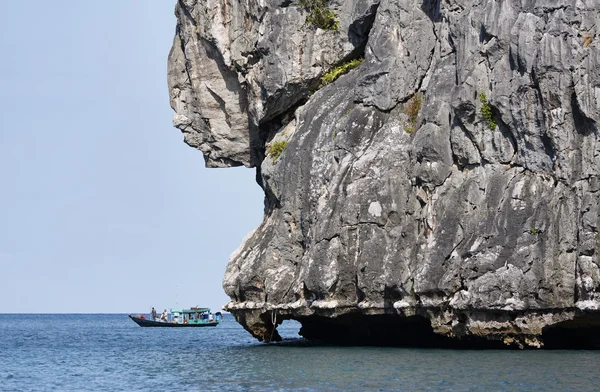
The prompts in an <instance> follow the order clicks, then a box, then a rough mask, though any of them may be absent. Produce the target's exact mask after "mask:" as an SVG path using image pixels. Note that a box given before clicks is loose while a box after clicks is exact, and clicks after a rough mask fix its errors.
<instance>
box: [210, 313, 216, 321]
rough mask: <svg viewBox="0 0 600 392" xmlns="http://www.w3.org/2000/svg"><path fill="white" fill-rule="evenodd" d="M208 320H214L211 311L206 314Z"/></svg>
mask: <svg viewBox="0 0 600 392" xmlns="http://www.w3.org/2000/svg"><path fill="white" fill-rule="evenodd" d="M208 321H215V319H214V318H213V314H212V312H210V315H209V316H208Z"/></svg>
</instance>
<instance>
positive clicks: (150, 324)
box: [128, 314, 220, 328]
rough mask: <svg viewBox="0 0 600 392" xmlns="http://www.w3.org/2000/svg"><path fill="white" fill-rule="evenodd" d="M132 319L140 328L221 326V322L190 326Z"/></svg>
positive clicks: (190, 324)
mask: <svg viewBox="0 0 600 392" xmlns="http://www.w3.org/2000/svg"><path fill="white" fill-rule="evenodd" d="M128 316H129V318H130V319H132V320H133V321H134V322H135V323H136V324H137V325H139V326H140V327H155V328H199V327H216V326H217V325H219V322H220V321H210V322H204V323H188V324H178V323H166V322H162V321H152V320H148V319H143V318H139V317H135V316H132V315H130V314H129V315H128Z"/></svg>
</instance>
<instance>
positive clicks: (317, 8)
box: [298, 0, 340, 31]
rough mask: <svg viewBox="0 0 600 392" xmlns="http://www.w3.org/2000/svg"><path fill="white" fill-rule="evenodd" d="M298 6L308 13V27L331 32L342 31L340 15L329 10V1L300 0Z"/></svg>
mask: <svg viewBox="0 0 600 392" xmlns="http://www.w3.org/2000/svg"><path fill="white" fill-rule="evenodd" d="M298 5H300V7H302V8H304V9H305V10H306V11H308V15H307V16H306V24H307V25H310V26H314V27H318V28H320V29H323V30H331V31H338V30H339V29H340V21H339V20H338V14H336V13H335V12H333V11H332V10H331V9H330V8H329V4H328V1H327V0H300V1H299V2H298Z"/></svg>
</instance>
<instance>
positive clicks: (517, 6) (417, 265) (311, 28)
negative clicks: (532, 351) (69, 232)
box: [169, 0, 600, 347]
mask: <svg viewBox="0 0 600 392" xmlns="http://www.w3.org/2000/svg"><path fill="white" fill-rule="evenodd" d="M315 4H316V5H315ZM315 7H326V10H327V11H330V12H331V14H332V15H334V17H335V21H336V23H337V24H338V25H337V26H335V27H333V28H332V27H329V28H325V29H323V28H321V27H319V26H318V25H316V24H315V23H311V22H310V21H311V19H310V18H307V17H310V16H311V15H312V13H314V12H315V10H316V8H315ZM176 15H177V19H178V25H177V33H176V36H175V41H174V45H173V49H172V51H171V54H170V57H169V85H170V92H171V103H172V106H173V108H174V109H175V111H176V114H175V119H174V123H175V125H176V126H177V127H178V128H179V129H180V130H181V131H182V132H183V133H184V135H185V141H186V143H188V144H189V145H191V146H193V147H196V148H198V149H200V150H201V151H202V153H203V154H204V157H205V160H206V164H207V166H209V167H227V166H235V165H246V166H248V167H256V170H257V181H258V183H259V184H260V185H261V186H262V188H263V189H264V191H265V218H264V221H263V223H262V224H261V225H260V227H258V228H257V230H256V231H254V232H253V233H252V234H251V235H249V236H248V238H247V239H246V240H245V241H244V243H243V244H242V245H241V246H240V248H239V249H238V250H237V251H236V252H234V253H233V255H232V257H231V259H230V260H229V264H228V266H227V272H226V275H225V277H224V280H223V286H224V288H225V290H226V292H227V294H228V295H229V296H230V297H231V302H230V303H229V304H228V305H227V306H226V309H227V310H229V311H231V312H232V313H233V314H234V315H235V316H236V318H237V320H238V321H239V322H240V323H241V324H242V325H243V326H244V327H245V328H246V329H247V330H248V331H250V332H251V333H252V334H253V335H254V336H255V337H257V338H258V339H260V340H265V341H269V340H277V339H278V338H279V335H278V334H277V331H276V329H275V328H276V326H277V325H278V324H279V323H281V322H282V321H283V320H284V319H296V320H298V321H300V322H301V323H302V330H301V333H302V334H303V335H304V336H305V337H307V338H316V339H327V340H337V341H341V342H366V343H382V344H395V343H396V344H470V343H473V344H478V345H487V344H489V345H493V344H495V343H499V344H509V345H514V346H519V347H525V346H529V347H541V346H544V345H545V346H546V347H560V346H570V347H578V346H581V347H584V346H585V347H593V346H598V345H600V342H599V340H598V338H596V337H595V336H597V335H596V334H597V333H598V332H599V331H600V257H599V256H600V242H599V236H598V216H599V212H598V211H599V209H598V208H599V203H600V157H599V155H600V140H599V135H598V121H599V119H600V50H599V45H600V36H599V34H598V33H599V29H600V25H599V24H598V23H599V21H600V0H577V1H575V0H570V1H569V0H544V1H541V0H539V1H536V0H520V1H517V0H507V1H498V0H478V1H477V0H446V1H441V0H381V1H379V0H343V1H342V0H331V1H330V2H328V3H327V2H326V1H318V0H317V1H315V0H310V1H309V0H303V1H300V2H299V1H298V0H245V1H239V0H204V1H197V0H179V1H178V4H177V6H176ZM359 58H364V61H363V62H362V63H361V64H360V66H358V67H357V68H355V69H353V70H351V71H350V72H348V73H347V74H345V75H343V76H341V77H339V78H338V79H337V80H335V81H334V82H333V83H331V84H328V85H326V86H323V87H320V84H321V78H322V77H323V75H325V74H326V73H327V72H328V71H330V70H332V69H334V68H335V67H336V66H339V65H341V64H345V63H347V62H348V61H350V60H353V59H359ZM281 142H284V143H281ZM286 143H287V144H286ZM276 144H278V145H279V147H280V148H281V147H285V149H284V150H283V152H282V153H281V155H280V156H278V155H277V154H275V152H274V150H270V146H273V145H276ZM270 152H271V153H270ZM572 331H576V332H575V333H572Z"/></svg>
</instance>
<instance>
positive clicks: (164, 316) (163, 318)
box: [160, 309, 169, 321]
mask: <svg viewBox="0 0 600 392" xmlns="http://www.w3.org/2000/svg"><path fill="white" fill-rule="evenodd" d="M168 320H169V316H168V314H167V309H165V311H164V312H162V315H161V316H160V321H168Z"/></svg>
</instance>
